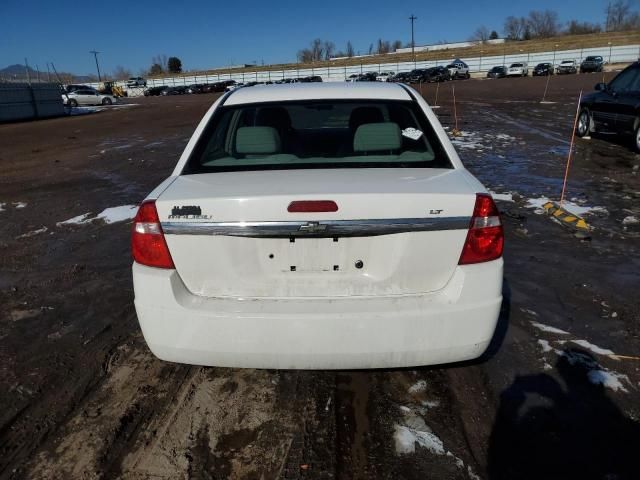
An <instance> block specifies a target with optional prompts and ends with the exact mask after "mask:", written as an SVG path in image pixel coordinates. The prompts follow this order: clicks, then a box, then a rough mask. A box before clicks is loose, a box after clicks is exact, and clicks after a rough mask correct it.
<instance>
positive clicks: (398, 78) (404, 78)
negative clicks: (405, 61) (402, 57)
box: [387, 72, 411, 83]
mask: <svg viewBox="0 0 640 480" xmlns="http://www.w3.org/2000/svg"><path fill="white" fill-rule="evenodd" d="M410 77H411V72H400V73H396V74H395V75H394V76H393V77H391V78H389V80H387V81H388V82H394V83H409V81H410V80H409V78H410Z"/></svg>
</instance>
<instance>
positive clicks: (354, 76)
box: [346, 73, 360, 82]
mask: <svg viewBox="0 0 640 480" xmlns="http://www.w3.org/2000/svg"><path fill="white" fill-rule="evenodd" d="M358 78H360V74H359V73H352V74H351V75H349V76H348V77H347V78H346V81H347V82H357V81H358Z"/></svg>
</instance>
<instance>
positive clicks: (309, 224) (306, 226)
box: [299, 222, 327, 233]
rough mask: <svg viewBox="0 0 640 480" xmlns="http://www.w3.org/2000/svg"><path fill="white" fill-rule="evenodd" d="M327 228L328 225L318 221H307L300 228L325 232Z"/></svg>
mask: <svg viewBox="0 0 640 480" xmlns="http://www.w3.org/2000/svg"><path fill="white" fill-rule="evenodd" d="M326 229H327V226H326V225H322V224H320V223H318V222H307V223H305V224H304V225H300V228H299V230H300V231H301V232H308V233H317V232H324V231H325V230H326Z"/></svg>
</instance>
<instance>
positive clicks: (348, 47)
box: [346, 40, 355, 57]
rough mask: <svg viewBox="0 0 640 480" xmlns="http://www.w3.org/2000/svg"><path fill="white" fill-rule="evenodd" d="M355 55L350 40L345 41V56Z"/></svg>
mask: <svg viewBox="0 0 640 480" xmlns="http://www.w3.org/2000/svg"><path fill="white" fill-rule="evenodd" d="M354 55H355V50H354V49H353V44H352V43H351V40H349V41H348V42H347V55H346V56H347V57H353V56H354Z"/></svg>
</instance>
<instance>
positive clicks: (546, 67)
mask: <svg viewBox="0 0 640 480" xmlns="http://www.w3.org/2000/svg"><path fill="white" fill-rule="evenodd" d="M546 75H553V63H539V64H538V65H536V67H535V68H534V69H533V76H534V77H538V76H546Z"/></svg>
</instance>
